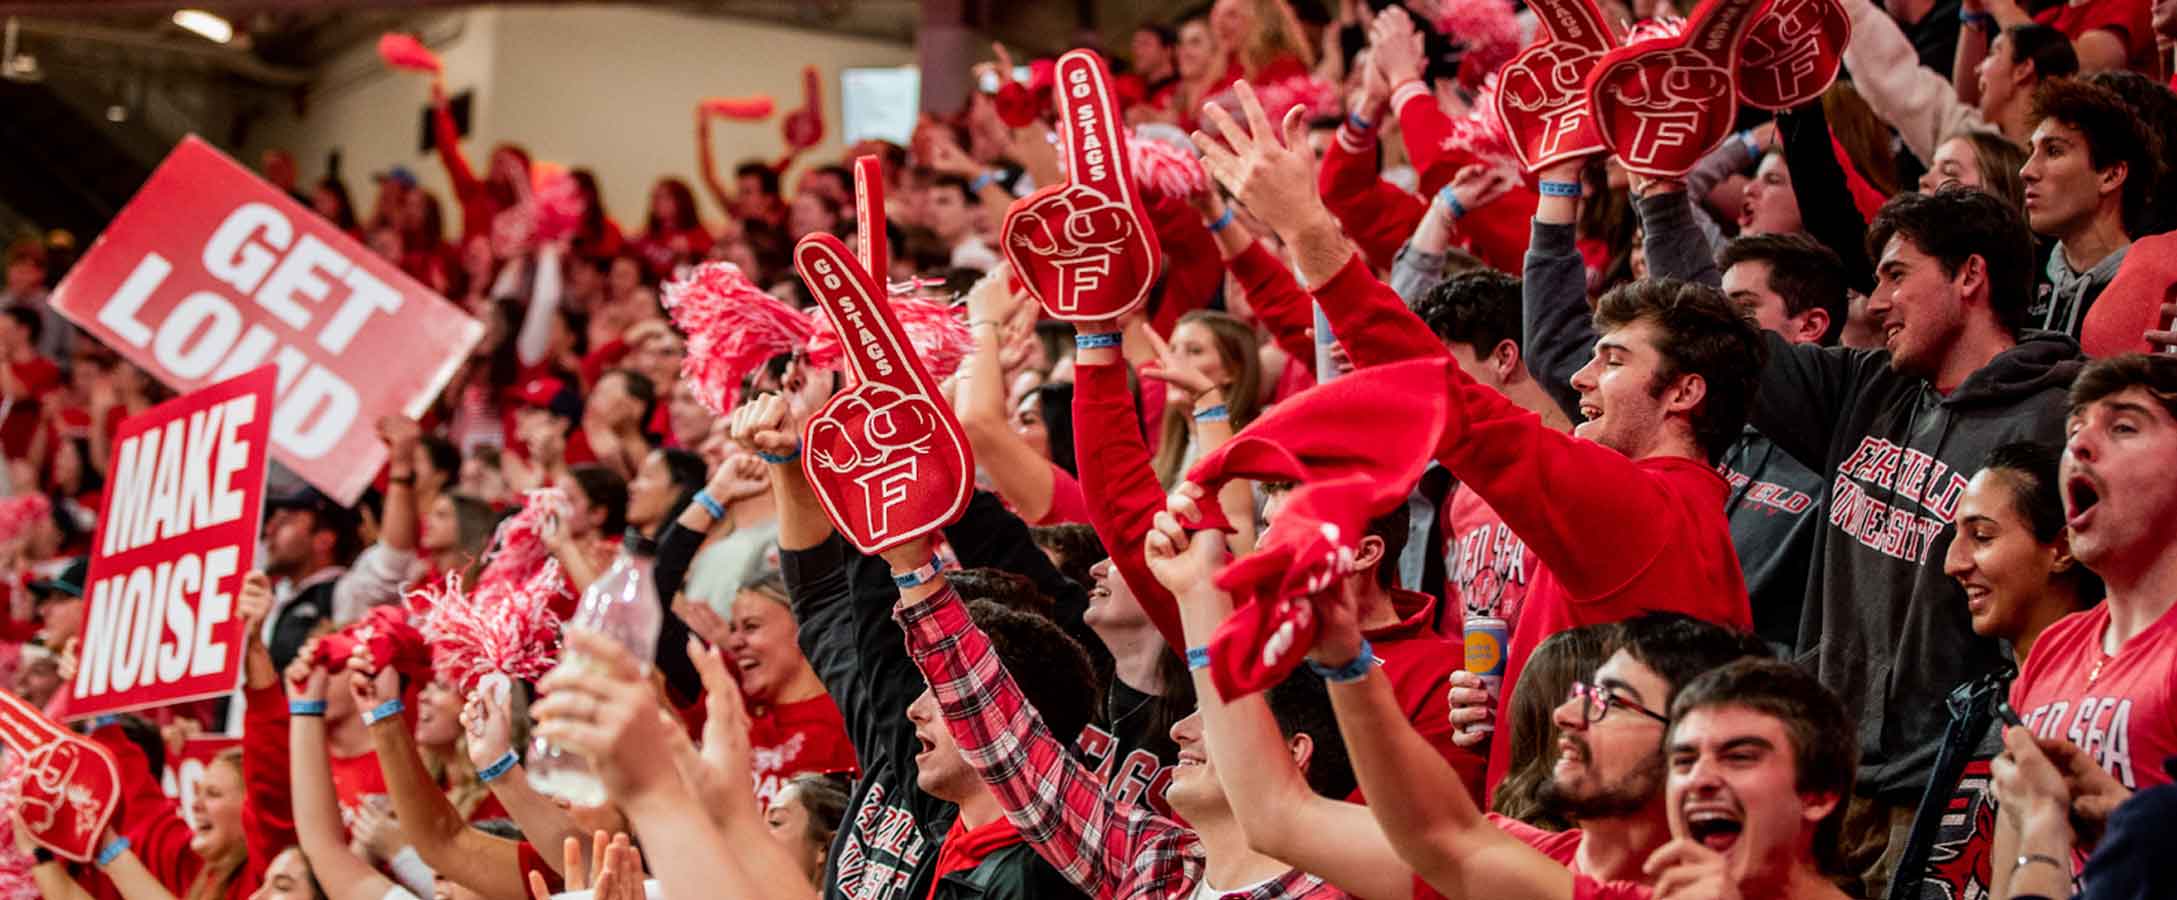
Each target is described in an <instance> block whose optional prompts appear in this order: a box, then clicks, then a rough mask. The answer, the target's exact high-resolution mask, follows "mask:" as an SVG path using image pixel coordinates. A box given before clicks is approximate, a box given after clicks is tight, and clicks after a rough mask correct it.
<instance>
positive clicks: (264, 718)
mask: <svg viewBox="0 0 2177 900" xmlns="http://www.w3.org/2000/svg"><path fill="white" fill-rule="evenodd" d="M242 695H243V698H244V702H245V703H246V704H247V706H245V707H244V708H243V713H242V783H243V784H244V785H246V788H245V794H244V795H243V801H242V835H243V839H244V842H245V843H246V844H247V846H248V847H249V864H248V868H247V869H245V870H244V872H243V876H242V883H243V884H244V885H246V887H245V888H244V889H243V890H244V891H245V892H246V891H254V890H256V886H257V885H258V884H259V883H260V882H262V881H263V880H264V874H265V866H267V865H269V864H270V863H271V862H272V857H273V856H274V855H276V854H278V853H279V852H280V851H281V850H285V849H287V848H288V847H292V846H294V845H295V809H294V794H293V791H292V790H291V785H290V784H289V781H288V768H287V730H288V729H287V695H286V693H285V691H283V690H282V689H281V687H280V683H279V681H278V679H274V680H273V683H272V684H271V685H268V686H266V687H262V688H245V689H244V690H243V692H242Z"/></svg>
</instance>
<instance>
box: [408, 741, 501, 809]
mask: <svg viewBox="0 0 2177 900" xmlns="http://www.w3.org/2000/svg"><path fill="white" fill-rule="evenodd" d="M423 767H424V770H425V771H427V772H429V773H430V774H431V778H432V779H434V780H436V781H437V782H438V783H440V784H443V785H445V786H446V802H448V803H451V804H453V807H454V810H455V811H456V812H459V813H461V818H462V819H463V820H466V819H468V818H469V816H470V815H472V814H474V813H475V812H476V808H477V807H479V806H482V805H484V798H486V797H489V796H491V789H490V788H488V787H486V786H485V785H484V780H483V779H482V778H479V777H477V775H476V764H475V763H472V762H470V761H469V739H468V737H467V736H466V735H464V736H461V737H458V738H455V739H454V746H453V749H452V750H450V751H448V752H446V753H444V754H438V753H431V752H429V751H428V750H427V751H425V753H424V756H423Z"/></svg>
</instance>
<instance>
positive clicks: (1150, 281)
mask: <svg viewBox="0 0 2177 900" xmlns="http://www.w3.org/2000/svg"><path fill="white" fill-rule="evenodd" d="M1054 74H1055V77H1056V80H1057V84H1056V86H1055V90H1056V91H1057V95H1058V96H1057V99H1058V103H1057V107H1058V113H1059V120H1060V121H1059V132H1060V137H1061V138H1063V141H1062V143H1063V145H1064V152H1065V156H1066V162H1067V169H1066V179H1065V181H1063V182H1061V183H1058V184H1053V185H1049V186H1046V187H1044V188H1042V189H1040V190H1038V191H1036V192H1035V193H1033V194H1030V195H1028V196H1027V197H1025V198H1022V199H1021V201H1020V202H1018V203H1015V204H1013V208H1012V209H1011V210H1009V211H1007V213H1006V216H1005V225H1004V228H1003V238H1002V240H1001V241H1000V243H1001V244H1002V245H1003V248H1004V251H1005V258H1006V261H1007V262H1008V263H1011V264H1012V267H1013V271H1014V273H1015V274H1016V276H1017V277H1018V278H1019V279H1020V281H1021V283H1022V285H1023V286H1024V287H1026V288H1027V289H1028V292H1029V293H1030V294H1031V295H1033V296H1034V297H1035V298H1036V300H1037V302H1039V303H1041V304H1042V305H1043V309H1044V311H1045V312H1046V313H1048V314H1050V315H1051V316H1052V317H1053V318H1057V319H1062V320H1065V321H1069V322H1078V321H1084V320H1096V319H1108V318H1112V317H1114V316H1117V315H1119V314H1121V313H1124V312H1126V311H1127V310H1130V309H1133V308H1135V307H1137V306H1140V305H1141V304H1142V303H1143V302H1144V301H1146V300H1147V299H1148V298H1149V289H1150V287H1151V286H1153V285H1154V283H1155V281H1156V277H1157V270H1158V267H1159V265H1160V262H1161V251H1160V250H1159V249H1158V247H1157V241H1156V234H1155V232H1154V231H1152V230H1151V229H1150V226H1149V222H1148V215H1147V213H1145V212H1144V211H1143V208H1142V202H1141V197H1140V196H1139V192H1138V191H1137V189H1136V188H1135V186H1134V177H1133V173H1132V171H1131V167H1132V163H1131V162H1130V161H1129V160H1128V154H1127V151H1126V128H1125V123H1124V121H1123V120H1121V119H1120V118H1119V111H1118V104H1117V102H1116V99H1115V97H1114V95H1113V93H1112V89H1111V75H1110V73H1109V72H1107V71H1105V69H1104V63H1103V59H1102V58H1101V57H1099V56H1097V55H1096V54H1095V53H1093V52H1090V51H1085V50H1076V51H1073V52H1071V53H1068V54H1066V55H1064V56H1061V57H1059V59H1058V65H1057V68H1056V69H1055V70H1054Z"/></svg>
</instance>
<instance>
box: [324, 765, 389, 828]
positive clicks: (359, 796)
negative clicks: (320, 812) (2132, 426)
mask: <svg viewBox="0 0 2177 900" xmlns="http://www.w3.org/2000/svg"><path fill="white" fill-rule="evenodd" d="M327 762H328V763H330V765H331V766H332V770H333V797H334V799H335V800H337V801H338V802H339V803H340V819H341V821H342V822H343V823H346V822H351V821H354V819H355V814H356V811H357V810H360V809H362V808H363V799H364V798H366V797H370V796H374V795H375V796H380V797H383V796H385V795H386V794H387V793H388V792H389V791H388V789H387V787H386V776H385V771H384V770H383V769H381V768H379V766H378V751H376V750H365V751H363V752H362V753H360V754H357V755H355V756H348V757H340V756H333V757H331V758H330V759H328V760H327Z"/></svg>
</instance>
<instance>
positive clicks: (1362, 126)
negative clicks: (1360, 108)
mask: <svg viewBox="0 0 2177 900" xmlns="http://www.w3.org/2000/svg"><path fill="white" fill-rule="evenodd" d="M1346 124H1348V125H1351V126H1353V127H1354V128H1355V129H1357V130H1360V131H1374V130H1375V129H1376V126H1375V125H1372V124H1370V123H1369V121H1368V120H1367V119H1363V118H1361V114H1360V113H1346Z"/></svg>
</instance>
